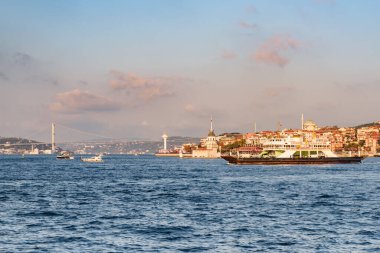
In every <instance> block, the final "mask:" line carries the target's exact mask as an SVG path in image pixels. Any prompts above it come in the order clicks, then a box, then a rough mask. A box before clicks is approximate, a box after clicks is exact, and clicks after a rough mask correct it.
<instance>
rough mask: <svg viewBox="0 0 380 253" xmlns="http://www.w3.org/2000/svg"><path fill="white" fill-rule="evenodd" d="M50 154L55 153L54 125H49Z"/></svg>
mask: <svg viewBox="0 0 380 253" xmlns="http://www.w3.org/2000/svg"><path fill="white" fill-rule="evenodd" d="M51 153H52V154H54V153H55V124H54V123H51Z"/></svg>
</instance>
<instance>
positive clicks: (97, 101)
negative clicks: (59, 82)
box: [50, 89, 121, 113]
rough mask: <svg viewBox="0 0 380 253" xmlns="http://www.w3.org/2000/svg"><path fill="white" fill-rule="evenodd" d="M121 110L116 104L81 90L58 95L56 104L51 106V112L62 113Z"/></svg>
mask: <svg viewBox="0 0 380 253" xmlns="http://www.w3.org/2000/svg"><path fill="white" fill-rule="evenodd" d="M120 108H121V106H120V104H118V103H116V102H113V101H111V100H109V99H107V98H105V97H102V96H98V95H94V94H91V93H89V92H87V91H80V90H79V89H75V90H72V91H67V92H63V93H58V94H57V95H56V102H54V103H52V104H51V105H50V110H51V111H53V112H62V113H79V112H102V111H114V110H118V109H120Z"/></svg>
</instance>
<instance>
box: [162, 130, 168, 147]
mask: <svg viewBox="0 0 380 253" xmlns="http://www.w3.org/2000/svg"><path fill="white" fill-rule="evenodd" d="M162 139H164V150H165V151H166V150H167V149H166V140H167V139H168V135H167V134H166V133H164V134H163V135H162Z"/></svg>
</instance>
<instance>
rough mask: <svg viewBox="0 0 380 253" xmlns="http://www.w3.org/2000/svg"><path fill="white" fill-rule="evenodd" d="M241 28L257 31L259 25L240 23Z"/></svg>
mask: <svg viewBox="0 0 380 253" xmlns="http://www.w3.org/2000/svg"><path fill="white" fill-rule="evenodd" d="M239 27H241V28H243V29H247V30H255V29H257V25H256V24H253V23H248V22H245V21H241V22H240V23H239Z"/></svg>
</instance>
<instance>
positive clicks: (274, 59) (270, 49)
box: [252, 35, 301, 67]
mask: <svg viewBox="0 0 380 253" xmlns="http://www.w3.org/2000/svg"><path fill="white" fill-rule="evenodd" d="M300 45H301V43H300V42H299V41H298V40H296V39H293V38H292V37H291V36H289V35H274V36H272V37H271V38H269V39H268V40H267V41H265V42H264V43H263V44H261V46H260V47H259V49H258V50H257V51H256V53H255V54H254V55H253V56H252V58H253V59H255V60H256V61H257V62H260V63H267V64H274V65H277V66H280V67H284V66H285V65H287V64H288V63H289V59H288V58H287V57H286V56H284V53H285V52H286V51H289V50H291V49H292V50H295V49H297V48H299V47H300Z"/></svg>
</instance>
